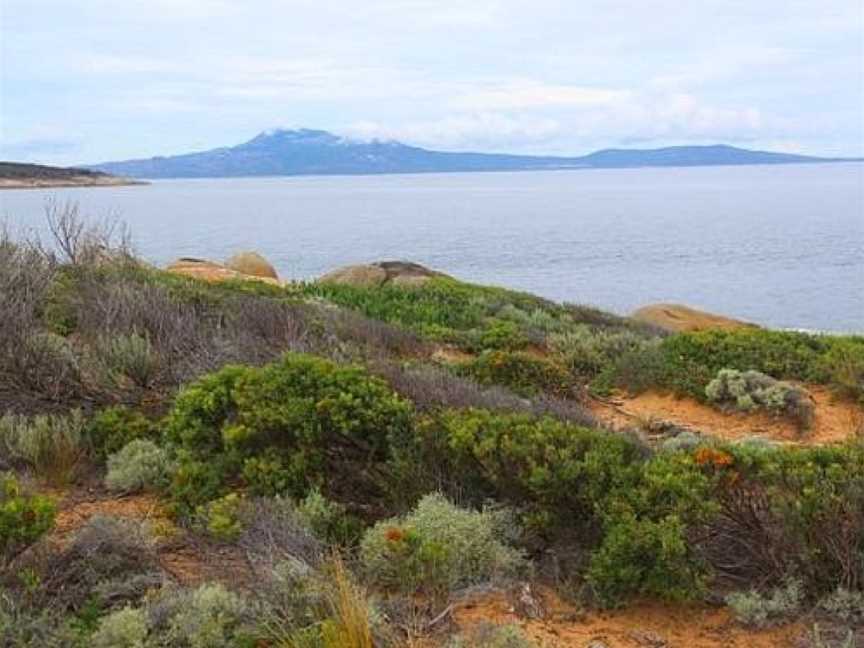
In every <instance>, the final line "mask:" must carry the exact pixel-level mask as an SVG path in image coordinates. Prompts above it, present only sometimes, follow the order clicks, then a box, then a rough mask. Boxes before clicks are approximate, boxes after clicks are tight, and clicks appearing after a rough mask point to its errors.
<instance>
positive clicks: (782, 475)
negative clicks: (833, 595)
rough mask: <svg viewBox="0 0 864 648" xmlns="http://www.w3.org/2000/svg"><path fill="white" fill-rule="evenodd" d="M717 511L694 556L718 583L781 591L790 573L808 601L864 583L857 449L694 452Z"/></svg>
mask: <svg viewBox="0 0 864 648" xmlns="http://www.w3.org/2000/svg"><path fill="white" fill-rule="evenodd" d="M696 460H697V462H699V463H700V465H701V467H702V470H709V471H710V472H711V473H713V474H714V476H715V480H716V486H715V488H714V492H713V495H712V496H711V499H712V500H713V501H714V502H715V503H716V505H717V506H718V507H719V508H718V510H717V512H716V514H715V515H714V516H713V517H712V518H711V519H710V520H709V521H708V524H707V528H706V529H705V532H704V533H703V534H700V540H699V542H698V543H697V546H698V550H699V553H700V554H702V555H703V557H704V559H705V560H707V561H708V563H709V564H710V565H711V566H712V569H713V572H714V574H715V577H716V579H717V580H718V582H719V583H728V584H730V585H731V584H735V583H742V582H743V583H759V584H760V585H763V586H767V587H771V586H773V587H780V586H782V585H783V584H784V582H785V579H786V578H787V577H788V575H789V574H794V575H795V577H796V578H798V579H799V580H800V581H801V582H802V583H803V585H804V587H805V589H806V590H807V591H808V593H810V594H811V595H813V596H819V595H822V594H825V593H828V592H831V591H833V590H835V589H836V588H837V587H838V586H840V587H845V588H847V589H852V590H859V589H860V587H861V583H864V561H862V560H861V547H862V546H864V513H862V511H864V478H862V475H864V446H862V445H861V444H860V443H855V442H849V443H847V444H845V445H839V446H830V447H810V448H807V447H783V446H778V447H772V446H767V447H766V446H760V445H757V444H734V445H726V446H724V447H723V448H722V449H719V450H718V449H708V448H705V449H698V450H697V451H696Z"/></svg>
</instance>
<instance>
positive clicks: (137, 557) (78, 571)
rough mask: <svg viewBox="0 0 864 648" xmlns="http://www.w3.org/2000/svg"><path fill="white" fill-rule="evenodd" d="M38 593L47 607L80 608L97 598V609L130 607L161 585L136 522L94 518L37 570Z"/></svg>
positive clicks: (150, 551) (154, 561)
mask: <svg viewBox="0 0 864 648" xmlns="http://www.w3.org/2000/svg"><path fill="white" fill-rule="evenodd" d="M38 572H39V575H40V577H41V581H40V585H39V590H40V594H41V596H42V597H44V599H45V600H46V601H51V605H52V606H58V607H60V608H65V609H69V610H77V609H80V608H81V606H82V605H84V604H85V603H86V602H87V601H88V600H90V599H92V598H93V597H96V598H98V600H99V601H100V603H101V604H102V605H103V607H113V606H116V605H120V604H123V603H129V602H135V601H137V600H138V599H140V598H141V597H142V596H143V595H144V594H145V593H146V591H147V590H148V589H150V588H152V587H154V586H158V585H160V584H161V583H162V574H161V571H160V569H159V563H158V560H157V557H156V554H155V551H154V549H153V546H152V544H151V543H150V542H149V541H148V539H147V537H146V536H145V534H144V531H143V529H142V528H141V525H140V523H138V522H136V521H132V520H127V519H121V518H113V517H107V516H95V517H93V518H91V519H90V520H89V521H88V522H87V523H86V524H85V525H84V526H83V527H81V528H80V529H79V530H78V531H77V532H76V534H75V536H74V538H73V539H72V541H71V542H70V543H69V544H68V545H67V546H66V547H65V548H63V549H62V550H60V551H59V552H56V553H52V554H50V555H48V556H47V558H46V559H45V562H44V565H42V566H41V567H40V568H39V569H38Z"/></svg>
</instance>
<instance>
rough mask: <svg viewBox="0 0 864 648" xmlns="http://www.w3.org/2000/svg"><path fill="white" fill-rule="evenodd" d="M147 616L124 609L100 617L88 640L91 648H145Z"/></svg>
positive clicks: (138, 611) (142, 612)
mask: <svg viewBox="0 0 864 648" xmlns="http://www.w3.org/2000/svg"><path fill="white" fill-rule="evenodd" d="M146 639H147V614H146V613H145V612H144V610H138V609H134V608H131V607H125V608H123V609H121V610H117V611H116V612H112V613H111V614H109V615H107V616H105V617H102V619H100V621H99V628H98V629H97V630H96V632H95V633H94V634H93V636H92V637H91V638H90V641H91V645H92V646H93V648H145V645H146V644H145V640H146Z"/></svg>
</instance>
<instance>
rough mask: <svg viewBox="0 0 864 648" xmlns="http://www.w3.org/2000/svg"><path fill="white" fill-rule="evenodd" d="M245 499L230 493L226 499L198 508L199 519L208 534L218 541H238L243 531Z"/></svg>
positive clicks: (221, 498) (222, 498)
mask: <svg viewBox="0 0 864 648" xmlns="http://www.w3.org/2000/svg"><path fill="white" fill-rule="evenodd" d="M243 505H244V500H243V498H242V497H241V496H240V495H238V494H237V493H228V494H227V495H225V496H224V497H220V498H219V499H215V500H213V501H212V502H208V503H207V504H206V505H202V506H199V507H198V510H197V513H198V517H199V518H200V519H201V522H202V524H203V526H204V528H205V529H206V530H207V532H208V533H209V534H210V535H212V536H213V537H214V538H216V539H218V540H236V539H237V537H238V536H239V535H240V533H242V531H243V522H242V520H241V516H242V512H243V511H242V509H243Z"/></svg>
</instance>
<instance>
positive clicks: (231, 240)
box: [0, 163, 864, 331]
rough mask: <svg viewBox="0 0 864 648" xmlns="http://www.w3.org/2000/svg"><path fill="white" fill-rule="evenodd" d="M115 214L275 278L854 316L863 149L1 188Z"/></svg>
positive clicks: (861, 272)
mask: <svg viewBox="0 0 864 648" xmlns="http://www.w3.org/2000/svg"><path fill="white" fill-rule="evenodd" d="M52 196H53V197H56V198H57V199H59V200H61V201H64V200H72V201H77V202H79V203H80V206H81V209H82V211H84V212H86V213H88V214H94V215H96V216H102V215H106V214H117V215H119V216H120V218H122V220H124V221H126V222H127V223H128V224H129V225H130V227H131V229H132V232H133V235H134V239H135V243H136V247H137V249H138V251H139V252H140V253H141V254H142V255H143V256H144V257H146V258H148V259H149V260H151V261H153V262H156V263H166V262H169V261H171V260H173V259H175V258H177V257H180V256H199V257H206V258H211V259H223V258H225V257H226V256H229V255H230V254H232V253H233V252H235V251H237V250H241V249H255V250H258V251H260V252H261V253H262V254H264V255H265V256H266V257H267V258H268V259H270V260H271V261H272V262H273V264H274V265H275V266H276V267H277V269H278V270H279V272H280V274H281V275H283V276H285V277H294V278H309V277H314V276H316V275H319V274H321V273H323V272H325V271H327V270H329V269H332V268H334V267H336V266H339V265H342V264H346V263H356V262H363V261H373V260H380V259H408V260H413V261H418V262H420V263H423V264H425V265H429V266H431V267H433V268H437V269H440V270H443V271H446V272H448V273H450V274H453V275H455V276H456V277H459V278H463V279H466V280H472V281H476V282H480V283H490V284H499V285H503V286H509V287H513V288H519V289H524V290H528V291H530V292H533V293H537V294H540V295H544V296H546V297H550V298H553V299H556V300H566V301H571V302H579V303H590V304H595V305H597V306H601V307H603V308H607V309H611V310H614V311H617V312H620V313H626V312H629V311H631V310H632V309H634V308H636V307H638V306H640V305H642V304H646V303H651V302H658V301H675V302H684V303H687V304H691V305H694V306H698V307H703V308H706V309H709V310H713V311H719V312H721V313H726V314H730V315H734V316H738V317H743V318H747V319H750V320H753V321H756V322H760V323H763V324H766V325H769V326H777V327H800V328H810V329H822V330H833V331H864V164H851V163H850V164H832V165H794V166H776V167H773V166H748V167H713V168H711V167H703V168H691V169H622V170H589V171H550V172H525V173H473V174H435V175H391V176H365V177H358V176H354V177H306V178H296V177H295V178H256V179H231V180H171V181H158V182H154V183H153V184H152V185H149V186H140V187H116V188H89V189H51V190H26V191H2V192H0V214H2V218H4V219H5V220H6V221H7V223H9V224H10V226H11V227H12V228H13V229H17V228H22V227H23V228H34V229H40V228H42V227H43V223H44V218H43V208H44V205H45V201H46V199H48V198H49V197H52Z"/></svg>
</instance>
